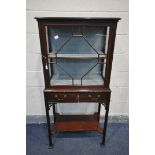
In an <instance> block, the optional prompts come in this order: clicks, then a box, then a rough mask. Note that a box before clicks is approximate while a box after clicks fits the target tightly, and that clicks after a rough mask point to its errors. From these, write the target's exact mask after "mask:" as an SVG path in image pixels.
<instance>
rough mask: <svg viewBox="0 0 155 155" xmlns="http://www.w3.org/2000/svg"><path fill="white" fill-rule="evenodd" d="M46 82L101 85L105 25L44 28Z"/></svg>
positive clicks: (105, 39)
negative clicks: (46, 64)
mask: <svg viewBox="0 0 155 155" xmlns="http://www.w3.org/2000/svg"><path fill="white" fill-rule="evenodd" d="M46 34H47V36H46V37H47V45H48V58H49V70H50V76H51V81H50V85H103V84H104V72H105V69H104V68H105V65H104V64H105V62H106V53H107V47H108V35H109V27H101V26H74V27H73V26H49V27H46Z"/></svg>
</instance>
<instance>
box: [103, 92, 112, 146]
mask: <svg viewBox="0 0 155 155" xmlns="http://www.w3.org/2000/svg"><path fill="white" fill-rule="evenodd" d="M110 96H111V93H110V94H109V95H108V96H107V101H106V104H105V110H106V111H105V120H104V128H103V137H102V142H101V146H104V145H105V138H106V130H107V123H108V113H109V105H110Z"/></svg>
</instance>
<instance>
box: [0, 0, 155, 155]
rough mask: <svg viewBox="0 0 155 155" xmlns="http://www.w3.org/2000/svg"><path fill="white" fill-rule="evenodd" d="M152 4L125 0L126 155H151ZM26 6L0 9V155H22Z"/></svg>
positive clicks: (16, 0)
mask: <svg viewBox="0 0 155 155" xmlns="http://www.w3.org/2000/svg"><path fill="white" fill-rule="evenodd" d="M153 2H154V1H134V0H130V24H129V25H130V58H129V60H130V82H129V83H130V93H129V94H130V100H129V101H130V110H129V112H130V154H131V155H139V154H141V155H146V154H149V155H152V154H155V149H154V139H155V134H154V133H155V132H154V131H155V125H154V118H155V115H154V113H155V112H154V109H155V100H154V87H155V82H154V81H155V80H154V79H155V75H154V70H155V69H154V66H155V61H154V56H155V54H154V51H155V48H154V40H155V39H154V34H155V29H154V27H155V22H154V14H155V11H154V10H155V9H154V6H155V5H154V3H153ZM25 9H26V4H24V2H23V1H21V0H14V1H3V2H1V5H0V11H1V12H0V17H1V18H0V19H1V20H0V22H1V24H0V43H1V44H0V52H1V56H0V71H1V76H0V90H1V92H0V94H1V95H0V99H1V102H0V103H1V108H0V123H1V124H0V125H1V126H0V131H1V132H0V142H1V143H0V144H1V149H0V154H2V155H3V154H5V155H10V154H15V155H21V154H22V155H24V154H26V153H25V149H26V147H25V146H26V145H25V143H26V140H25V137H26V134H25V124H26V120H25V118H26V100H25V98H26V90H25V83H26V75H25V68H26V62H25V49H26V47H25V44H26V39H25V38H26V36H25V30H26V27H25V25H26V22H25V21H26V20H25V18H26V13H25Z"/></svg>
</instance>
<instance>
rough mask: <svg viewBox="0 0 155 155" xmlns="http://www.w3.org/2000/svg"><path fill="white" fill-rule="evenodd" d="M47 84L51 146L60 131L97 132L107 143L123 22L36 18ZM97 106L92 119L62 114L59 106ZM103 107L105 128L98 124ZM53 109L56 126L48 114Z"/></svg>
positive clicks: (91, 19)
mask: <svg viewBox="0 0 155 155" xmlns="http://www.w3.org/2000/svg"><path fill="white" fill-rule="evenodd" d="M36 20H37V21H38V27H39V36H40V44H41V55H42V64H43V73H44V81H45V89H44V91H43V93H44V99H45V108H46V117H47V126H48V137H49V146H50V147H52V146H53V142H52V134H54V133H56V132H65V131H70V132H74V131H75V132H77V131H97V132H99V133H101V134H102V142H101V144H102V145H104V144H105V137H106V128H107V122H108V112H109V105H110V95H111V90H110V88H109V84H110V76H111V69H112V60H113V51H114V44H115V36H116V28H117V23H118V21H119V20H120V18H50V17H40V18H36ZM59 103H61V104H63V103H70V104H73V103H88V104H91V103H96V104H97V105H98V110H97V111H96V112H95V113H93V114H89V115H88V114H87V115H86V114H79V115H62V114H59V113H58V112H57V110H56V106H57V104H59ZM101 104H102V105H104V107H105V120H104V126H103V127H101V126H100V123H99V119H100V109H101ZM51 107H53V108H52V109H53V117H54V127H53V128H51V122H50V115H49V110H50V108H51Z"/></svg>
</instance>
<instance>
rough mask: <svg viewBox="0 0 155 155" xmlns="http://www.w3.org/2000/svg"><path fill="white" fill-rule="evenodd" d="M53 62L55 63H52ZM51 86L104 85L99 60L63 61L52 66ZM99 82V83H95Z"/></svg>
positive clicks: (60, 59)
mask: <svg viewBox="0 0 155 155" xmlns="http://www.w3.org/2000/svg"><path fill="white" fill-rule="evenodd" d="M51 62H53V61H51ZM50 68H51V75H53V76H52V77H51V82H50V83H51V85H96V84H103V80H102V77H101V64H98V59H62V58H57V62H56V63H54V64H53V63H52V64H51V65H50ZM94 80H95V81H98V82H97V83H94Z"/></svg>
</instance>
